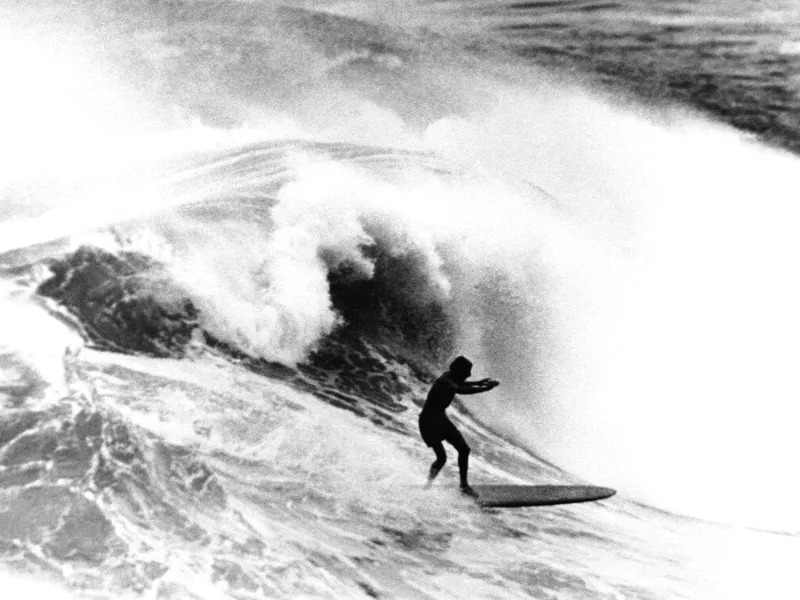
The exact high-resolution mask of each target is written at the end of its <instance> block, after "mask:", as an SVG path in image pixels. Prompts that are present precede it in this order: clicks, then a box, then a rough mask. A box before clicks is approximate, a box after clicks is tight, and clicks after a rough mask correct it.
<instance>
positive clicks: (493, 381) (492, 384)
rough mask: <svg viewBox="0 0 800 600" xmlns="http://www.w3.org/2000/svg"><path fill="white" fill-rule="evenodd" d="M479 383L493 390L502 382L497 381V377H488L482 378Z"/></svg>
mask: <svg viewBox="0 0 800 600" xmlns="http://www.w3.org/2000/svg"><path fill="white" fill-rule="evenodd" d="M478 383H479V384H480V385H481V386H483V387H485V388H486V389H487V390H491V389H492V388H496V387H497V386H498V385H500V382H499V381H497V380H496V379H488V378H487V379H481V380H480V381H479V382H478Z"/></svg>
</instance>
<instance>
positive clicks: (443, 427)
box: [419, 356, 500, 496]
mask: <svg viewBox="0 0 800 600" xmlns="http://www.w3.org/2000/svg"><path fill="white" fill-rule="evenodd" d="M471 374H472V363H471V362H470V361H469V360H467V359H466V358H464V357H463V356H459V357H458V358H456V359H455V360H454V361H453V362H452V363H450V369H449V370H448V371H446V372H445V373H444V374H442V375H441V376H440V377H439V378H438V379H437V380H436V381H435V382H434V384H433V386H431V389H430V391H429V392H428V397H427V399H426V400H425V405H424V406H423V407H422V412H421V413H420V415H419V432H420V434H421V435H422V439H423V441H424V442H425V444H426V445H428V446H429V447H430V448H432V449H433V451H434V452H435V453H436V460H435V461H434V462H433V464H432V465H431V469H430V472H429V473H428V483H427V486H430V485H431V484H432V483H433V480H434V479H435V478H436V476H437V475H438V474H439V471H441V470H442V467H443V466H444V464H445V462H446V461H447V454H446V453H445V451H444V445H443V444H442V442H443V441H447V442H448V443H449V444H451V445H452V446H453V447H454V448H455V449H456V450H457V451H458V472H459V476H460V478H461V493H463V494H466V495H468V496H477V493H476V492H475V491H474V490H473V489H472V488H471V487H470V486H469V483H468V481H467V470H468V469H469V452H470V449H469V446H468V445H467V442H466V441H465V440H464V436H462V435H461V432H460V431H459V430H458V429H457V428H456V426H455V425H454V424H453V422H452V421H450V419H448V418H447V415H446V414H445V410H446V409H447V407H448V406H450V403H451V402H452V401H453V398H454V397H455V395H456V394H480V393H481V392H488V391H489V390H491V389H493V388H495V387H497V386H498V385H500V384H499V382H497V381H495V380H494V379H481V380H480V381H467V378H468V377H469V376H470V375H471Z"/></svg>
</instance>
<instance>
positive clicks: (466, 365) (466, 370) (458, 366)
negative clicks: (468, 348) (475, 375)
mask: <svg viewBox="0 0 800 600" xmlns="http://www.w3.org/2000/svg"><path fill="white" fill-rule="evenodd" d="M471 374H472V363H471V362H470V361H469V360H467V359H466V358H464V357H463V356H459V357H458V358H456V359H455V360H454V361H453V362H452V363H450V376H451V377H452V378H453V379H454V380H455V381H465V380H466V379H467V377H469V376H470V375H471Z"/></svg>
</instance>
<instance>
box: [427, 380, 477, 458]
mask: <svg viewBox="0 0 800 600" xmlns="http://www.w3.org/2000/svg"><path fill="white" fill-rule="evenodd" d="M455 386H456V383H455V382H454V381H453V379H452V378H451V377H450V373H449V372H447V373H445V374H444V375H442V376H441V377H439V379H437V380H436V382H435V383H434V384H433V386H432V387H431V390H430V391H429V392H428V397H427V399H426V400H425V405H424V406H423V407H422V412H421V413H420V415H419V432H420V434H421V435H422V439H423V441H424V442H425V444H427V445H428V446H433V445H434V444H436V443H441V442H442V440H447V441H448V442H450V443H451V444H452V445H453V446H454V447H455V448H457V449H461V448H468V446H467V443H466V442H465V441H464V437H463V436H462V435H461V432H459V431H458V429H456V426H455V425H453V423H452V422H451V421H450V419H448V418H447V415H446V414H445V412H444V411H445V409H447V407H448V406H450V403H451V402H453V398H454V397H455V395H456V392H455V389H454V388H455Z"/></svg>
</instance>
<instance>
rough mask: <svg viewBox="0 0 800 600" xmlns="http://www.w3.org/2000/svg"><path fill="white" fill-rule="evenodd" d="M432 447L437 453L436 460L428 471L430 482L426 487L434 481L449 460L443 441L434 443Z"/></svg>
mask: <svg viewBox="0 0 800 600" xmlns="http://www.w3.org/2000/svg"><path fill="white" fill-rule="evenodd" d="M431 448H433V451H434V452H435V453H436V460H435V461H434V462H433V464H432V465H431V470H430V472H429V473H428V483H427V484H426V486H425V487H428V486H430V485H431V484H432V483H433V480H434V479H436V476H437V475H438V474H439V471H441V470H442V467H443V466H444V463H445V462H447V453H446V452H445V451H444V445H443V444H442V442H436V443H434V444H433V445H432V446H431Z"/></svg>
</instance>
